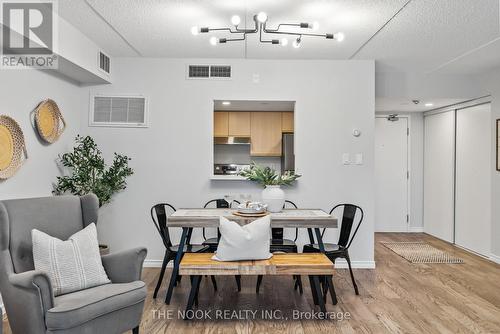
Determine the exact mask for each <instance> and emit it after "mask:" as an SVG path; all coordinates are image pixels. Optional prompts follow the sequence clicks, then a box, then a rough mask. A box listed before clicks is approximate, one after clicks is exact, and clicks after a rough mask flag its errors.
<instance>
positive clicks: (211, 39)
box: [210, 36, 217, 45]
mask: <svg viewBox="0 0 500 334" xmlns="http://www.w3.org/2000/svg"><path fill="white" fill-rule="evenodd" d="M210 44H212V45H217V37H215V36H212V37H210Z"/></svg>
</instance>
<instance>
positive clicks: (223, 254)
mask: <svg viewBox="0 0 500 334" xmlns="http://www.w3.org/2000/svg"><path fill="white" fill-rule="evenodd" d="M219 230H220V234H221V238H220V241H219V246H218V247H217V252H216V253H215V255H214V256H213V257H212V259H213V260H217V261H238V260H266V259H269V258H271V257H272V256H273V255H272V254H271V253H270V252H269V246H270V243H271V242H270V239H271V233H270V231H271V219H270V218H269V216H265V217H262V218H259V219H257V220H254V221H253V222H251V223H249V224H246V225H243V226H240V225H239V224H238V223H236V222H233V221H230V220H228V219H226V218H224V217H221V218H220V224H219Z"/></svg>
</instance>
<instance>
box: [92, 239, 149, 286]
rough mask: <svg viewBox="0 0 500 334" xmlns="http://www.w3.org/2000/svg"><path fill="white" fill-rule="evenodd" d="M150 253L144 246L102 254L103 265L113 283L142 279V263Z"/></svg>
mask: <svg viewBox="0 0 500 334" xmlns="http://www.w3.org/2000/svg"><path fill="white" fill-rule="evenodd" d="M147 253H148V251H147V249H146V248H144V247H138V248H133V249H129V250H125V251H121V252H116V253H113V254H108V255H103V256H101V259H102V265H103V266H104V269H105V270H106V273H107V274H108V277H109V279H110V280H111V282H113V283H128V282H133V281H137V280H140V279H141V272H142V264H143V262H144V259H145V258H146V254H147Z"/></svg>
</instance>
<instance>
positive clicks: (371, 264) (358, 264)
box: [335, 259, 375, 269]
mask: <svg viewBox="0 0 500 334" xmlns="http://www.w3.org/2000/svg"><path fill="white" fill-rule="evenodd" d="M351 267H352V268H353V269H375V261H351ZM335 268H337V269H345V268H349V266H348V265H347V261H346V260H344V259H337V260H335Z"/></svg>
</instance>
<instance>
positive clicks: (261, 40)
mask: <svg viewBox="0 0 500 334" xmlns="http://www.w3.org/2000/svg"><path fill="white" fill-rule="evenodd" d="M262 30H263V29H259V41H260V42H261V43H271V44H280V41H279V40H278V39H271V40H263V39H262Z"/></svg>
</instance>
